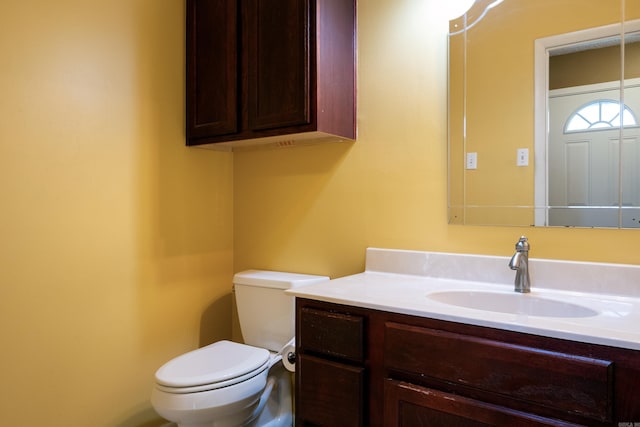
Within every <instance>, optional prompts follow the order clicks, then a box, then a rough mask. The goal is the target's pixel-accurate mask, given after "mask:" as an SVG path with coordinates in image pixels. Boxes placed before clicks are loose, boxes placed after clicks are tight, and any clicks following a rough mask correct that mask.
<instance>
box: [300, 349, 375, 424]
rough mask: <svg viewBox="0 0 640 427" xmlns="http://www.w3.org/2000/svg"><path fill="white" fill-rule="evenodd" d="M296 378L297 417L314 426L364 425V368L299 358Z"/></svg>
mask: <svg viewBox="0 0 640 427" xmlns="http://www.w3.org/2000/svg"><path fill="white" fill-rule="evenodd" d="M296 370H297V371H298V372H297V375H299V376H301V377H304V381H301V382H300V383H299V384H298V388H299V390H298V394H297V401H296V410H297V417H298V418H299V419H300V420H301V421H302V422H303V425H306V424H307V423H309V424H311V425H314V426H320V427H322V426H327V427H333V426H341V427H358V426H362V425H364V368H360V367H355V366H350V365H344V364H342V363H337V362H331V361H328V360H323V359H318V358H315V357H313V356H307V355H305V354H302V355H300V356H299V360H298V362H297V368H296Z"/></svg>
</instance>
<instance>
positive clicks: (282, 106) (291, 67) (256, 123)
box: [247, 0, 315, 131]
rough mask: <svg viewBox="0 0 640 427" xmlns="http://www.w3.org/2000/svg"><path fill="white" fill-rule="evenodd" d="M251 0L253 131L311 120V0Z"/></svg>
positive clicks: (250, 81) (249, 81) (251, 112)
mask: <svg viewBox="0 0 640 427" xmlns="http://www.w3.org/2000/svg"><path fill="white" fill-rule="evenodd" d="M276 3H277V4H278V7H274V0H251V2H250V6H249V7H248V12H247V14H248V43H249V50H248V62H249V63H248V66H247V68H248V70H249V71H248V86H249V87H248V102H249V128H250V130H252V131H255V130H262V129H270V128H279V127H285V126H296V125H305V124H308V123H310V111H309V109H310V102H309V101H310V100H309V96H310V94H311V91H310V90H309V89H310V79H311V76H310V72H311V71H310V67H309V65H310V58H311V56H310V54H311V51H310V47H311V44H310V27H311V26H312V25H315V23H312V22H310V15H309V14H310V9H309V3H310V2H309V0H277V1H276Z"/></svg>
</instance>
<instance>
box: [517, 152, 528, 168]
mask: <svg viewBox="0 0 640 427" xmlns="http://www.w3.org/2000/svg"><path fill="white" fill-rule="evenodd" d="M516 165H517V166H529V149H528V148H518V158H517V160H516Z"/></svg>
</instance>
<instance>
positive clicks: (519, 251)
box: [509, 236, 531, 293]
mask: <svg viewBox="0 0 640 427" xmlns="http://www.w3.org/2000/svg"><path fill="white" fill-rule="evenodd" d="M529 248H530V246H529V241H528V240H527V238H526V237H525V236H522V237H520V240H518V242H517V243H516V253H515V254H513V256H512V257H511V261H509V268H511V269H512V270H516V280H515V291H516V292H523V293H525V292H531V279H530V278H529Z"/></svg>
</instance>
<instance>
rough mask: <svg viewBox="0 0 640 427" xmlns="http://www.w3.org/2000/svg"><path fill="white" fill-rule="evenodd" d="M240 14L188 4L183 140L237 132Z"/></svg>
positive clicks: (221, 4)
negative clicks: (185, 125)
mask: <svg viewBox="0 0 640 427" xmlns="http://www.w3.org/2000/svg"><path fill="white" fill-rule="evenodd" d="M238 13H239V9H238V4H237V2H236V1H235V0H188V1H187V101H186V105H187V141H189V139H190V138H200V137H205V136H208V137H211V136H217V135H226V134H230V133H235V132H237V131H238V126H239V112H240V108H239V104H238V43H239V28H238V27H239V16H238Z"/></svg>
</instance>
